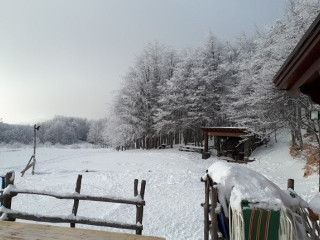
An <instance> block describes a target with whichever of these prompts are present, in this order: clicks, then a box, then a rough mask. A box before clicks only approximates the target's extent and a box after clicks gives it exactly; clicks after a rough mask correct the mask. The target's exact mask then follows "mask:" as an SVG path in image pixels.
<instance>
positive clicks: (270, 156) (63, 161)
mask: <svg viewBox="0 0 320 240" xmlns="http://www.w3.org/2000/svg"><path fill="white" fill-rule="evenodd" d="M282 141H283V142H282V143H280V144H278V145H276V146H273V148H270V147H267V148H264V147H262V148H260V149H259V150H257V151H256V152H255V153H254V157H255V158H256V159H258V160H257V161H255V162H253V163H250V164H248V166H249V167H250V168H252V169H255V170H257V171H258V172H261V173H263V174H265V175H266V176H267V177H268V178H270V179H271V180H272V181H274V182H275V183H277V184H278V185H279V186H280V187H282V188H286V182H287V179H288V178H294V179H296V189H297V191H298V193H300V194H302V195H303V196H304V197H305V198H306V200H308V199H310V197H311V196H313V195H314V194H315V193H316V192H317V187H318V180H317V179H318V176H312V177H309V178H306V179H305V178H303V177H302V175H303V170H302V167H303V162H301V161H299V160H293V159H291V157H290V156H289V153H288V148H287V144H286V143H285V139H283V140H282ZM31 154H32V148H25V149H23V148H22V149H15V150H13V149H8V148H0V164H1V167H0V173H1V174H4V173H6V172H7V171H10V170H14V171H15V172H16V181H15V183H16V185H17V186H19V187H21V188H32V189H38V190H43V189H45V190H50V191H56V192H73V191H74V188H75V182H76V178H77V175H78V174H82V175H83V180H82V189H81V192H82V193H84V194H85V193H86V194H89V193H90V194H94V195H107V194H108V195H115V196H122V197H132V196H133V180H134V179H135V178H138V179H140V180H141V179H145V180H146V181H147V186H146V193H145V200H146V207H145V212H144V220H143V223H144V231H143V234H145V235H154V236H159V237H165V238H166V239H168V240H179V239H184V240H185V239H190V240H198V239H199V240H200V239H203V211H202V208H201V207H200V203H201V202H202V201H203V198H204V194H203V189H204V186H203V183H201V182H200V177H201V176H203V175H204V173H205V170H206V169H207V168H208V167H209V166H210V165H211V164H212V163H213V162H214V161H216V160H217V159H216V157H214V156H212V157H211V158H209V159H208V160H202V159H201V155H200V154H198V153H190V152H180V151H178V150H177V149H164V150H149V151H143V150H131V151H125V152H116V151H113V150H109V149H59V148H39V149H38V150H37V166H36V174H35V175H34V176H32V175H31V173H30V171H29V172H27V173H26V175H25V176H24V177H23V178H21V177H20V174H19V172H20V171H21V170H22V169H23V168H24V167H25V164H26V163H27V161H28V160H29V158H30V156H31ZM85 170H89V172H85ZM72 205H73V202H72V201H67V200H56V199H53V198H50V197H43V196H42V197H40V196H29V195H21V196H18V197H15V198H14V202H13V208H14V209H18V210H23V211H28V212H34V213H41V214H54V215H59V214H60V215H69V214H70V213H71V209H72ZM48 206H49V207H48ZM78 215H81V216H88V217H97V218H103V219H109V220H115V221H123V222H128V223H133V222H134V221H135V207H133V206H125V207H124V205H121V206H120V205H118V204H108V203H92V202H91V203H90V202H84V201H80V206H79V212H78ZM64 226H66V225H64ZM78 227H84V228H94V229H105V230H111V231H121V230H116V229H107V228H101V227H93V226H81V225H79V226H78ZM127 232H131V233H132V231H127Z"/></svg>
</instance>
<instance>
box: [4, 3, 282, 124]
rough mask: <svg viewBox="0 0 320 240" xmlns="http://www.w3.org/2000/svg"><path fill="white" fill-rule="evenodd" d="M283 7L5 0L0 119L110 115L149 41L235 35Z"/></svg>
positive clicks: (175, 43) (184, 43)
mask: <svg viewBox="0 0 320 240" xmlns="http://www.w3.org/2000/svg"><path fill="white" fill-rule="evenodd" d="M282 13H283V1H282V0H267V1H266V0H0V34H1V35H0V118H2V120H3V122H8V123H28V124H33V123H36V122H39V121H42V120H47V119H50V118H52V117H54V116H55V115H64V116H75V117H86V118H88V119H98V118H102V117H105V116H106V114H107V109H108V105H109V104H110V103H111V102H112V98H113V96H114V94H115V92H116V91H117V90H118V89H119V88H120V82H121V79H122V76H124V75H125V74H126V72H127V69H128V68H129V66H132V65H133V64H134V60H135V57H136V56H137V55H139V54H140V52H141V51H142V49H143V48H144V46H146V44H147V43H148V42H152V41H155V40H156V41H158V42H159V43H162V44H165V45H168V46H171V47H173V48H174V49H176V50H181V49H184V48H187V47H191V48H194V47H198V46H200V45H201V43H202V41H204V39H205V37H206V36H207V35H208V33H209V32H210V31H211V32H213V33H214V34H215V35H216V36H218V37H219V38H220V39H222V40H226V41H230V42H234V41H235V38H236V36H238V35H239V34H240V33H242V32H246V33H249V35H250V33H252V32H253V31H254V29H255V25H257V26H264V25H268V24H269V25H270V24H273V23H274V21H275V20H276V19H278V18H280V17H281V15H282Z"/></svg>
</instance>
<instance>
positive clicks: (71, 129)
mask: <svg viewBox="0 0 320 240" xmlns="http://www.w3.org/2000/svg"><path fill="white" fill-rule="evenodd" d="M40 125H41V127H40V130H39V133H38V137H39V139H40V142H42V143H46V142H50V143H52V144H56V143H60V144H72V143H77V142H80V141H86V139H87V135H88V131H89V124H88V121H87V120H86V119H82V118H73V117H62V116H56V117H55V118H54V119H52V120H49V121H46V122H44V123H42V124H40Z"/></svg>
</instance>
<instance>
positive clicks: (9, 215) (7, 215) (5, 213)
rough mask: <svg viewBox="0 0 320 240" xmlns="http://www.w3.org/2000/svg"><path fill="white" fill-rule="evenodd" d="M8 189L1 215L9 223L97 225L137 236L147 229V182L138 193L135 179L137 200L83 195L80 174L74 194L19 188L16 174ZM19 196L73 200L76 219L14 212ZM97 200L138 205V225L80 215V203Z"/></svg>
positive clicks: (11, 175)
mask: <svg viewBox="0 0 320 240" xmlns="http://www.w3.org/2000/svg"><path fill="white" fill-rule="evenodd" d="M5 179H6V180H5V183H6V184H5V187H6V188H5V189H4V191H3V194H2V196H0V201H3V207H1V210H0V214H2V216H1V219H3V220H7V221H15V219H24V220H31V221H37V222H52V223H70V227H73V228H74V227H75V224H86V225H96V226H104V227H112V228H121V229H129V230H135V231H136V234H138V235H141V234H142V230H143V225H142V220H143V207H144V205H145V201H144V193H145V186H146V181H145V180H142V181H141V186H140V191H138V183H139V181H138V179H135V180H134V197H133V198H119V197H113V196H91V195H84V194H80V189H81V180H82V175H78V179H77V183H76V188H75V192H74V193H70V194H58V193H53V192H48V191H36V190H29V189H17V188H16V187H15V186H14V185H13V184H14V172H9V173H7V174H6V178H5ZM18 194H34V195H42V196H49V197H54V198H57V199H69V200H73V201H74V204H73V208H72V216H63V217H62V216H47V215H39V214H30V213H26V212H21V211H16V210H13V209H11V204H12V198H13V197H15V196H16V195H18ZM80 200H81V201H97V202H109V203H120V204H130V205H135V206H136V223H135V224H127V223H120V222H113V221H105V220H100V219H96V218H87V217H80V216H77V211H78V207H79V201H80Z"/></svg>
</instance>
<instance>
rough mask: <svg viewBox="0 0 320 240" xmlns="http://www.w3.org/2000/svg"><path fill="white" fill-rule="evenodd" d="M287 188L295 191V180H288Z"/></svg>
mask: <svg viewBox="0 0 320 240" xmlns="http://www.w3.org/2000/svg"><path fill="white" fill-rule="evenodd" d="M287 188H288V189H289V188H291V189H292V190H294V179H288V184H287Z"/></svg>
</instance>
